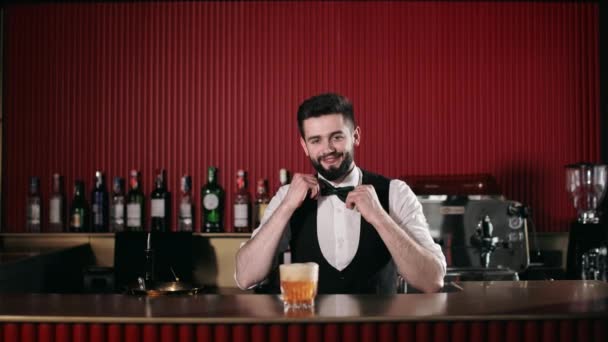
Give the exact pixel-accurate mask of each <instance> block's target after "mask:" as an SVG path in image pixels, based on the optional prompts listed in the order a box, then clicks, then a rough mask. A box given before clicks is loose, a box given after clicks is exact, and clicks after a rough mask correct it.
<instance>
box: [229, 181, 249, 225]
mask: <svg viewBox="0 0 608 342" xmlns="http://www.w3.org/2000/svg"><path fill="white" fill-rule="evenodd" d="M236 189H237V190H236V193H235V195H234V205H233V208H234V231H235V232H237V233H249V232H251V220H250V218H249V209H250V207H251V205H250V203H251V201H250V199H249V192H248V191H247V175H246V173H245V171H244V170H238V171H237V174H236Z"/></svg>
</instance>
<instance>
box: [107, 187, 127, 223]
mask: <svg viewBox="0 0 608 342" xmlns="http://www.w3.org/2000/svg"><path fill="white" fill-rule="evenodd" d="M124 189H125V180H124V179H123V178H121V177H114V182H113V183H112V203H111V204H110V231H111V232H122V231H124V230H125V193H124Z"/></svg>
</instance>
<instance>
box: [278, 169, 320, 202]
mask: <svg viewBox="0 0 608 342" xmlns="http://www.w3.org/2000/svg"><path fill="white" fill-rule="evenodd" d="M308 194H310V198H317V195H318V194H319V181H318V180H317V177H316V176H315V175H311V174H302V173H296V174H294V175H293V178H292V179H291V184H289V191H287V195H285V199H284V200H283V204H282V205H284V206H286V207H287V208H289V209H290V210H296V209H297V208H299V207H300V206H301V205H302V203H303V202H304V200H305V199H306V196H307V195H308Z"/></svg>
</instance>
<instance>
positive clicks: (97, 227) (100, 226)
mask: <svg viewBox="0 0 608 342" xmlns="http://www.w3.org/2000/svg"><path fill="white" fill-rule="evenodd" d="M91 211H92V221H93V222H92V223H93V224H92V226H93V232H95V233H103V232H107V231H108V222H109V219H108V216H110V215H109V198H108V190H107V189H106V182H105V177H104V175H103V173H102V172H101V171H95V188H93V191H92V192H91Z"/></svg>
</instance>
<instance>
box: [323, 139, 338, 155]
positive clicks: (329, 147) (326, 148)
mask: <svg viewBox="0 0 608 342" xmlns="http://www.w3.org/2000/svg"><path fill="white" fill-rule="evenodd" d="M335 151H336V148H335V147H334V144H333V143H332V141H331V140H328V141H326V142H325V143H324V145H323V155H326V154H328V153H332V152H335Z"/></svg>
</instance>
